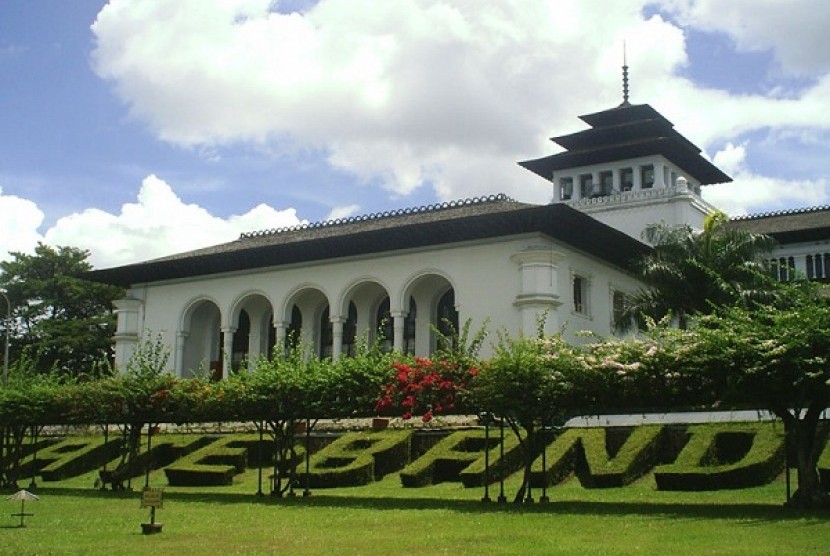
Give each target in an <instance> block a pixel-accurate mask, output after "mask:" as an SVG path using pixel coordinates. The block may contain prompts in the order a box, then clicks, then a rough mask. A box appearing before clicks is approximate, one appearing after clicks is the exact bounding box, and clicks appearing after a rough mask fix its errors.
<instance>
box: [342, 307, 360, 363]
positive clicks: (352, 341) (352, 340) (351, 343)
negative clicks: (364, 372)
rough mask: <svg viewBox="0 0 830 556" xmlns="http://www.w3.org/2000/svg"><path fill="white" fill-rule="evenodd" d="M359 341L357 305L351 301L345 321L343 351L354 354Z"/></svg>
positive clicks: (347, 354) (348, 354)
mask: <svg viewBox="0 0 830 556" xmlns="http://www.w3.org/2000/svg"><path fill="white" fill-rule="evenodd" d="M356 343H357V307H356V306H355V304H354V303H352V302H349V316H348V317H346V322H345V323H343V346H342V351H341V353H342V354H343V355H346V356H348V357H351V356H353V355H354V350H355V346H356Z"/></svg>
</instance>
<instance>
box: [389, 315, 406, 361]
mask: <svg viewBox="0 0 830 556" xmlns="http://www.w3.org/2000/svg"><path fill="white" fill-rule="evenodd" d="M405 321H406V313H404V312H403V311H395V312H394V313H392V330H393V331H394V336H395V338H394V342H393V347H394V348H395V349H396V350H397V351H403V341H404V338H403V333H404V326H405V324H404V322H405Z"/></svg>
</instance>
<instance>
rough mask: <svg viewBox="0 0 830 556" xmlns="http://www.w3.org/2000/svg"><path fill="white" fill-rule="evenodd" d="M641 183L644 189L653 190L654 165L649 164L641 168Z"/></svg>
mask: <svg viewBox="0 0 830 556" xmlns="http://www.w3.org/2000/svg"><path fill="white" fill-rule="evenodd" d="M640 177H641V178H642V179H641V180H640V183H642V186H643V189H651V188H652V187H654V164H647V165H646V166H640Z"/></svg>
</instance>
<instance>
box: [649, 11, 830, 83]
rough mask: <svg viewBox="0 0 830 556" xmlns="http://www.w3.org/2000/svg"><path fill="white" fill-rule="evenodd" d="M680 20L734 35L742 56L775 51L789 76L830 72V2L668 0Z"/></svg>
mask: <svg viewBox="0 0 830 556" xmlns="http://www.w3.org/2000/svg"><path fill="white" fill-rule="evenodd" d="M663 4H664V5H665V6H667V7H669V8H670V9H671V10H672V11H673V12H674V13H675V14H677V16H678V17H679V19H680V21H681V22H682V23H684V24H686V25H692V26H695V27H698V28H701V29H703V30H708V31H720V32H724V33H726V34H728V35H729V36H730V37H731V38H732V40H733V41H734V42H735V45H736V47H737V48H738V49H739V50H742V51H765V50H770V51H772V53H773V56H774V57H775V59H776V61H777V62H778V64H779V65H780V69H781V70H782V71H783V72H784V73H788V74H797V75H822V74H825V73H827V71H830V57H829V56H828V55H827V53H828V51H830V39H828V35H827V24H828V22H830V3H828V2H826V1H823V0H819V1H816V0H787V1H786V2H782V1H781V0H729V1H728V2H724V1H723V0H664V1H663Z"/></svg>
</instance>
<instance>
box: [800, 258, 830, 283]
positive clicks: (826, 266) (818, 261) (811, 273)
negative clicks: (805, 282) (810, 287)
mask: <svg viewBox="0 0 830 556" xmlns="http://www.w3.org/2000/svg"><path fill="white" fill-rule="evenodd" d="M806 263H807V265H806V266H807V278H808V279H810V280H828V279H830V253H816V254H815V255H807V260H806Z"/></svg>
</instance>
